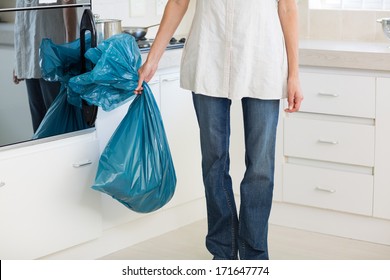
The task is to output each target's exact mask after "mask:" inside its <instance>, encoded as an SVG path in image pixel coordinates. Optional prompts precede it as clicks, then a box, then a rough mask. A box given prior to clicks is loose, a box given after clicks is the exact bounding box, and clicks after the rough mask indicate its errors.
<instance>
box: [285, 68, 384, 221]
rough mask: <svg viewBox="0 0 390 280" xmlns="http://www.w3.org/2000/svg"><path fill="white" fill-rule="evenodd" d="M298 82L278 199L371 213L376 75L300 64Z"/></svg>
mask: <svg viewBox="0 0 390 280" xmlns="http://www.w3.org/2000/svg"><path fill="white" fill-rule="evenodd" d="M301 84H302V91H303V94H304V96H305V100H304V101H303V103H302V107H301V110H300V112H298V113H294V114H286V115H285V118H284V139H283V140H284V157H285V164H284V170H283V182H284V183H283V201H284V202H289V203H294V204H300V205H307V206H313V207H318V208H323V209H331V210H338V211H342V212H348V213H353V214H360V215H367V216H372V215H373V209H374V204H375V201H374V200H373V198H374V192H375V188H376V186H374V170H376V161H378V159H376V156H377V154H378V153H376V152H375V151H376V149H378V147H376V141H377V131H378V127H377V126H376V120H375V115H376V107H375V106H378V102H377V100H376V95H375V94H376V77H375V76H370V75H367V74H362V75H359V74H356V73H349V72H345V71H337V70H326V69H321V68H318V69H314V70H313V69H305V68H304V67H302V68H301ZM375 183H376V180H375ZM375 208H376V207H375ZM386 208H389V206H387V207H386Z"/></svg>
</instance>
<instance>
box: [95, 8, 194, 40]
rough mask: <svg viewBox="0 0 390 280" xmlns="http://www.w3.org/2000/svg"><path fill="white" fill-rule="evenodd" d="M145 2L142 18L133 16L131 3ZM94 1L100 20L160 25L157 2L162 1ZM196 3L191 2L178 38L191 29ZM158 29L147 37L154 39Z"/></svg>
mask: <svg viewBox="0 0 390 280" xmlns="http://www.w3.org/2000/svg"><path fill="white" fill-rule="evenodd" d="M135 1H143V2H144V4H145V6H146V9H145V14H144V15H142V16H137V15H136V16H133V15H132V14H133V13H134V12H135V11H134V9H133V10H132V8H134V6H132V5H131V4H132V3H131V2H133V4H134V2H135ZM135 1H131V0H116V1H115V2H113V1H111V0H92V9H93V12H94V13H96V14H99V15H100V18H116V19H121V20H122V26H148V25H152V24H155V23H159V22H160V20H161V15H160V14H159V13H158V11H157V9H156V2H163V1H161V0H135ZM194 7H195V1H194V0H192V1H190V7H189V8H188V12H187V14H186V15H185V17H184V19H183V21H182V22H181V24H180V26H179V27H178V29H177V31H176V34H177V36H178V37H179V36H181V35H186V34H187V33H188V31H189V29H190V27H191V22H192V17H193V13H194V10H195V9H194ZM157 29H158V27H156V28H150V29H149V30H148V35H147V37H149V38H153V37H154V36H155V34H156V32H157Z"/></svg>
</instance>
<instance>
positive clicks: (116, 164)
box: [72, 34, 176, 213]
mask: <svg viewBox="0 0 390 280" xmlns="http://www.w3.org/2000/svg"><path fill="white" fill-rule="evenodd" d="M86 55H87V56H88V55H90V57H91V58H92V56H93V57H94V58H92V61H94V60H95V61H94V63H95V67H94V69H93V70H92V71H91V72H89V73H85V74H83V75H81V76H79V77H77V79H78V81H81V82H80V83H77V81H76V79H75V80H74V82H76V83H77V88H76V87H75V88H73V89H72V90H75V92H80V93H82V98H85V99H86V100H88V102H91V103H93V104H95V105H98V106H101V107H102V108H103V109H104V110H106V111H109V110H112V109H113V108H116V107H117V106H119V105H120V104H123V103H124V102H126V101H128V100H132V103H131V104H130V106H129V109H128V112H127V114H126V115H125V117H124V118H123V120H122V121H121V123H120V124H119V126H118V128H117V129H116V130H115V132H114V133H113V135H112V136H111V139H110V140H109V142H108V144H107V146H106V147H105V149H104V150H103V153H102V155H101V157H100V160H99V165H98V170H97V174H96V178H95V183H94V185H93V186H92V188H93V189H95V190H97V191H101V192H103V193H106V194H107V195H110V196H112V197H113V198H114V199H116V200H118V201H119V202H120V203H122V204H123V205H125V206H126V207H127V208H129V209H131V210H133V211H135V212H139V213H148V212H152V211H155V210H157V209H159V208H161V207H162V206H164V205H165V204H166V203H168V202H169V200H170V199H171V198H172V196H173V194H174V191H175V187H176V174H175V169H174V166H173V162H172V157H171V152H170V149H169V145H168V140H167V137H166V134H165V130H164V125H163V122H162V118H161V114H160V111H159V109H158V107H157V103H156V101H155V99H154V96H153V93H152V92H151V90H150V88H149V86H148V85H147V84H146V83H144V85H143V87H144V91H143V93H142V94H141V95H137V96H135V95H134V93H133V92H134V89H135V88H136V87H137V84H138V79H139V77H138V68H139V67H140V65H141V55H140V53H139V49H138V46H137V44H136V42H135V40H134V39H133V37H132V36H131V35H128V34H119V35H114V36H113V37H110V38H109V39H107V40H105V41H103V42H102V43H101V44H100V45H99V46H98V47H97V48H96V49H90V51H89V53H88V52H87V54H86Z"/></svg>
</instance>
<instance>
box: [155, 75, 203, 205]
mask: <svg viewBox="0 0 390 280" xmlns="http://www.w3.org/2000/svg"><path fill="white" fill-rule="evenodd" d="M159 80H160V96H161V114H162V118H163V122H164V127H165V131H166V134H167V137H168V142H169V146H170V149H171V154H172V159H173V163H174V166H175V171H176V177H177V185H176V191H175V195H174V197H173V198H172V201H171V202H170V203H169V204H168V205H167V207H172V206H175V205H178V204H183V203H186V202H188V201H191V200H195V199H198V198H201V197H203V196H204V188H203V183H202V173H201V152H200V140H199V139H200V137H199V128H198V123H197V120H196V115H195V110H194V107H193V103H192V94H191V92H190V91H187V90H183V89H181V88H180V81H179V80H180V74H179V69H176V71H174V72H171V73H165V74H162V75H160V77H159Z"/></svg>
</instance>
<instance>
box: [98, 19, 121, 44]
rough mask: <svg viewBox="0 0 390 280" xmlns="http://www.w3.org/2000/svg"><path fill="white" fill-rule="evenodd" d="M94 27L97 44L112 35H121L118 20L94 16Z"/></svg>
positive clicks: (119, 21)
mask: <svg viewBox="0 0 390 280" xmlns="http://www.w3.org/2000/svg"><path fill="white" fill-rule="evenodd" d="M95 25H96V33H97V41H98V43H100V42H101V41H103V40H105V39H108V38H110V37H111V36H112V35H115V34H120V33H122V21H121V20H120V19H100V18H99V17H98V16H96V15H95Z"/></svg>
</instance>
